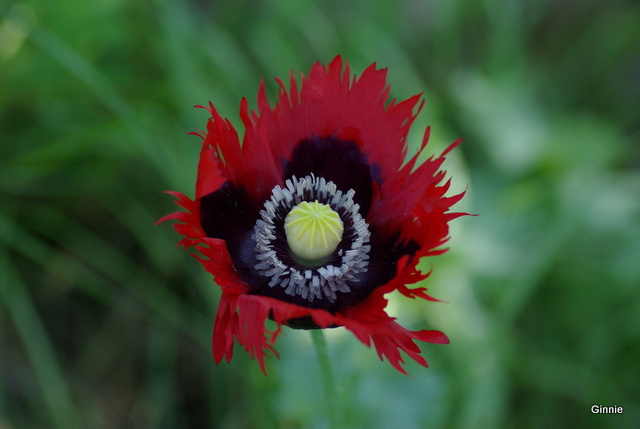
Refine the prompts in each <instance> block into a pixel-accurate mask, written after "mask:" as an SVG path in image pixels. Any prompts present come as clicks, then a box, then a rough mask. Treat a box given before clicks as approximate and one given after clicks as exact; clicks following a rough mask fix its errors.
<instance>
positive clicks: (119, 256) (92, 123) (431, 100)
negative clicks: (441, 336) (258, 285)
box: [0, 0, 640, 429]
mask: <svg viewBox="0 0 640 429" xmlns="http://www.w3.org/2000/svg"><path fill="white" fill-rule="evenodd" d="M336 54H341V55H342V56H343V57H344V58H345V59H347V60H348V61H349V62H350V63H351V66H352V69H353V70H354V71H355V72H356V73H360V72H361V71H362V70H363V69H364V68H365V67H366V66H368V65H369V64H370V63H372V62H377V63H378V65H379V66H381V67H389V81H390V83H391V84H392V89H391V94H392V96H394V97H396V98H398V99H404V98H407V97H409V96H411V95H413V94H414V93H417V92H422V91H424V92H425V98H426V100H427V104H426V106H425V109H424V111H423V113H422V114H421V115H420V117H419V118H418V120H417V121H416V123H415V127H416V130H414V131H415V132H414V133H413V134H412V141H411V144H412V145H414V147H415V146H416V145H417V144H418V142H419V139H420V136H419V133H418V132H417V131H421V130H418V129H419V128H421V127H422V128H423V127H424V126H426V125H432V126H433V133H432V143H431V145H430V146H429V148H431V149H428V151H429V152H430V153H437V152H438V151H440V150H442V149H443V148H444V147H446V145H447V144H448V143H449V142H451V141H453V140H455V139H456V138H458V137H459V136H463V137H464V138H465V140H464V143H463V145H462V146H461V147H460V149H457V150H456V151H455V152H454V153H453V154H452V155H451V156H450V159H449V160H448V161H447V164H446V165H445V167H446V168H447V170H448V171H449V172H450V173H451V175H452V176H453V185H454V187H455V189H456V190H458V191H461V190H464V189H466V187H467V186H468V191H467V196H466V197H465V199H464V200H463V202H462V203H460V205H459V207H456V209H458V210H460V211H469V212H472V213H478V214H479V215H480V216H478V217H473V218H462V219H459V220H456V221H455V222H454V225H453V228H452V239H451V241H450V243H449V244H450V247H451V251H450V252H449V253H447V254H446V255H445V256H440V257H438V258H434V259H432V260H429V261H425V269H429V268H430V267H433V268H434V271H433V275H432V276H431V277H430V278H429V279H428V280H427V286H428V287H429V290H430V291H431V293H432V294H433V295H435V296H436V297H438V298H440V299H443V300H445V301H447V302H448V303H446V304H441V303H424V302H406V300H404V301H402V300H397V301H396V300H395V299H393V298H394V297H392V301H391V306H390V308H391V311H392V312H393V313H394V315H396V316H397V317H398V318H399V319H401V320H402V321H403V322H404V323H406V324H407V325H409V326H410V327H411V328H412V329H419V328H421V327H423V326H429V327H430V328H433V329H439V330H442V331H444V332H446V333H447V335H448V336H449V337H450V338H451V340H452V342H451V344H450V345H448V346H436V345H424V346H423V350H424V354H425V355H426V357H427V359H428V360H429V362H430V365H431V368H430V369H428V370H425V369H423V368H422V367H419V366H418V365H414V364H412V363H409V364H408V365H407V367H408V370H409V372H410V373H411V374H412V375H413V378H409V377H405V376H403V375H401V374H399V373H397V372H396V371H395V370H394V369H393V368H391V367H390V366H389V365H388V364H386V363H385V364H383V363H380V362H379V361H378V359H377V357H376V355H375V352H374V351H372V350H369V349H366V348H365V347H363V346H362V345H361V344H360V343H358V342H357V341H356V340H355V339H353V338H352V337H351V336H350V335H348V334H347V333H345V332H343V331H342V330H339V329H338V330H335V331H331V332H328V334H329V335H328V349H329V354H330V358H331V360H332V362H333V364H334V367H335V368H334V370H335V372H336V387H337V390H338V393H337V398H336V400H334V401H333V402H334V403H338V404H339V405H338V408H339V410H338V414H339V415H338V417H339V418H340V419H341V421H342V423H341V426H340V427H345V428H348V427H353V428H360V427H368V428H389V427H401V428H429V427H433V428H489V427H520V428H529V427H530V428H537V427H543V426H544V427H605V426H606V427H620V428H631V427H637V422H638V421H640V400H639V398H640V390H639V388H638V382H637V380H638V379H639V378H640V371H639V366H638V362H640V300H638V286H639V285H640V198H639V196H640V173H639V172H638V167H639V166H640V151H639V150H638V147H639V143H640V140H639V136H640V127H639V123H638V112H640V81H639V80H638V67H639V65H640V8H639V7H638V5H637V3H635V2H631V1H625V0H615V1H612V2H596V1H594V0H587V1H583V2H560V1H551V0H546V1H537V2H534V1H523V2H508V1H498V0H486V1H482V2H474V1H468V0H452V1H436V0H429V1H418V0H413V1H410V0H403V1H398V2H394V3H392V2H385V1H382V0H374V1H363V0H356V1H353V2H339V1H337V0H329V1H315V2H314V1H306V2H305V1H293V0H291V1H289V0H286V1H275V0H271V1H265V2H257V1H251V2H250V1H237V2H230V1H228V2H224V1H221V2H206V1H198V2H196V1H192V2H171V1H169V0H164V1H162V0H156V1H149V2H135V1H131V2H125V1H123V0H111V1H108V0H99V1H96V2H90V3H81V2H79V1H73V0H60V1H56V2H51V1H44V0H31V1H19V0H17V1H12V0H4V1H3V2H2V3H1V4H0V94H2V96H1V97H0V344H1V346H0V356H1V361H0V427H1V428H3V429H4V428H11V429H14V428H26V427H28V428H58V429H62V428H65V429H66V428H85V427H88V428H105V429H106V428H120V427H127V428H129V427H131V428H143V427H148V428H177V427H181V428H182V427H193V428H202V427H211V428H287V429H293V428H326V427H329V424H330V421H329V417H328V414H329V413H328V412H327V411H326V410H324V409H323V407H324V404H325V403H326V402H325V400H324V399H323V393H322V391H321V381H320V375H319V367H318V361H317V359H316V358H315V357H314V355H313V352H312V345H311V339H310V338H309V337H308V336H307V334H306V333H305V332H298V331H292V330H288V329H285V331H284V335H283V337H281V338H280V339H279V341H278V350H279V351H280V354H281V359H280V360H277V359H269V360H268V362H267V366H268V370H269V376H268V377H264V376H262V374H261V373H260V371H259V368H258V365H257V364H256V363H255V362H251V361H250V360H249V358H248V357H247V356H246V355H245V353H244V351H242V350H241V349H238V351H237V354H236V356H234V360H233V362H232V364H230V365H227V364H225V363H223V364H221V365H220V366H216V365H214V364H213V361H212V359H211V356H210V335H211V326H212V321H213V316H214V314H215V309H216V305H217V299H218V291H217V287H216V286H215V285H214V284H213V283H212V281H211V279H210V276H209V275H208V274H206V273H205V272H204V270H202V269H201V267H200V265H199V264H198V263H197V261H196V260H195V259H193V258H190V257H188V256H187V254H184V253H182V252H181V251H179V250H178V249H176V247H175V243H176V241H177V239H178V237H177V234H176V233H175V232H174V231H173V230H172V229H171V228H170V227H169V225H166V224H165V225H160V226H154V225H153V223H154V222H155V221H156V220H157V219H158V218H160V217H161V216H163V215H164V214H166V213H169V212H170V211H173V210H174V209H175V207H174V205H173V202H172V201H171V198H170V197H168V196H166V195H163V194H162V191H163V190H165V189H172V190H179V191H182V192H185V193H187V194H191V192H192V189H193V183H194V178H195V169H196V162H197V155H198V149H199V148H198V146H199V141H198V139H197V138H195V137H192V136H188V135H187V132H189V131H194V130H198V129H201V128H203V127H204V126H205V120H206V115H205V112H203V111H202V110H199V109H193V108H192V106H194V105H198V104H206V103H208V102H209V101H212V102H213V103H215V105H216V106H217V108H218V109H219V110H220V112H221V113H222V114H223V116H227V117H229V118H230V119H231V121H233V122H234V123H235V124H236V125H239V122H240V121H239V118H238V115H237V111H238V106H239V102H240V99H241V97H247V98H248V99H249V100H250V103H253V100H255V94H256V91H257V87H258V84H259V80H260V78H264V79H265V82H266V85H267V92H268V93H269V94H270V95H271V96H273V95H274V94H275V93H276V90H277V87H276V85H275V84H274V83H273V80H272V78H273V77H276V76H280V77H285V78H286V77H287V76H288V74H289V71H290V70H291V69H293V70H295V71H296V72H298V71H306V70H308V69H309V67H310V65H311V64H312V63H313V62H314V61H317V60H320V61H323V62H328V61H330V60H331V59H332V58H333V57H334V56H335V55H336ZM593 404H599V405H604V406H612V405H620V406H623V407H624V414H623V415H594V414H592V413H591V412H590V407H591V405H593Z"/></svg>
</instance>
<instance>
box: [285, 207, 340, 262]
mask: <svg viewBox="0 0 640 429" xmlns="http://www.w3.org/2000/svg"><path fill="white" fill-rule="evenodd" d="M284 231H285V233H286V235H287V243H288V244H289V248H290V249H291V251H292V252H293V254H294V255H295V256H297V257H298V258H299V259H300V262H302V263H304V264H305V265H309V266H319V265H323V264H324V263H325V262H326V259H327V256H329V255H331V254H332V253H333V251H334V250H336V248H337V247H338V244H339V243H340V241H341V240H342V232H343V231H344V224H343V223H342V220H340V216H339V215H338V213H336V212H335V211H333V210H332V209H331V207H330V206H329V205H328V204H321V203H319V202H318V200H315V201H314V202H312V203H309V202H307V201H303V202H301V203H300V204H298V205H297V206H295V207H294V208H293V209H291V211H290V212H289V214H288V215H287V217H286V218H285V220H284Z"/></svg>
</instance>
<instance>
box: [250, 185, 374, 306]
mask: <svg viewBox="0 0 640 429" xmlns="http://www.w3.org/2000/svg"><path fill="white" fill-rule="evenodd" d="M354 195H355V191H353V190H349V192H347V193H346V194H343V193H342V191H339V190H337V188H336V185H335V184H334V183H333V182H327V181H326V180H325V179H324V178H322V177H318V178H316V177H315V176H313V175H310V176H306V177H304V178H302V179H299V180H298V179H297V178H296V177H295V176H293V177H292V178H291V179H289V180H287V181H286V182H285V187H284V188H282V187H280V186H275V187H274V188H273V191H272V195H271V198H270V199H269V200H267V201H266V202H265V204H264V210H262V211H261V212H260V217H261V218H260V219H258V221H257V222H256V225H255V227H254V232H255V234H254V239H255V241H256V247H255V251H256V259H257V260H258V263H257V264H256V265H255V269H256V270H257V271H258V273H260V275H262V276H265V277H268V278H269V287H281V288H283V289H284V292H285V293H286V294H287V295H291V296H294V295H298V296H300V297H302V298H303V299H306V300H308V301H309V302H313V301H314V299H316V298H317V299H326V300H328V301H329V302H331V303H334V302H335V301H336V299H337V294H336V292H340V293H347V292H350V290H351V289H350V287H349V284H350V283H354V282H357V281H358V278H357V274H359V273H362V272H366V271H367V266H368V264H369V251H370V249H371V246H369V245H368V244H367V243H368V242H369V238H370V235H371V234H370V232H369V229H368V225H367V223H366V222H365V221H364V219H363V218H362V216H361V215H360V214H359V213H358V211H359V209H360V206H359V205H358V204H355V203H354V202H353V196H354ZM309 201H311V203H310V202H309ZM285 236H286V239H285ZM285 242H286V243H285ZM310 250H311V252H309V251H310Z"/></svg>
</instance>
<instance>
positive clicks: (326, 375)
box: [310, 329, 338, 429]
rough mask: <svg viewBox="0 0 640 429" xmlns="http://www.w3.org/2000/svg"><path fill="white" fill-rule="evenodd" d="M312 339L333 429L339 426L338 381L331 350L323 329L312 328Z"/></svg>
mask: <svg viewBox="0 0 640 429" xmlns="http://www.w3.org/2000/svg"><path fill="white" fill-rule="evenodd" d="M310 332H311V339H312V340H313V345H314V347H315V349H316V355H317V356H318V363H319V364H320V378H321V379H322V385H323V387H324V393H325V396H326V403H327V411H328V413H327V414H328V415H329V425H330V427H331V428H332V429H337V428H338V412H337V408H336V399H337V397H338V394H337V391H336V383H335V379H334V377H333V370H332V368H331V360H330V359H329V351H328V349H327V340H326V339H325V338H324V332H323V331H322V329H312V330H311V331H310Z"/></svg>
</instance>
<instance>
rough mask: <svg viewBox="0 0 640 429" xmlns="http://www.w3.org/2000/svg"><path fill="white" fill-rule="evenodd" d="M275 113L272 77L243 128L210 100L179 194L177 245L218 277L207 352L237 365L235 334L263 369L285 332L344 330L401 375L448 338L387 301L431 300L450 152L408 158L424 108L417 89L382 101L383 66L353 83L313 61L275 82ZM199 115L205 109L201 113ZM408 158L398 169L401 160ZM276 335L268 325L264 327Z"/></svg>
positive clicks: (337, 62)
mask: <svg viewBox="0 0 640 429" xmlns="http://www.w3.org/2000/svg"><path fill="white" fill-rule="evenodd" d="M277 82H278V84H279V86H280V91H279V95H278V102H277V103H276V105H275V107H274V108H271V107H270V105H269V102H268V101H267V97H266V94H265V88H264V83H261V84H260V88H259V91H258V112H254V111H250V110H249V108H248V106H247V101H246V99H243V100H242V102H241V104H240V117H241V119H242V122H243V123H244V126H245V134H244V138H243V141H242V145H241V144H240V141H239V138H238V134H237V133H236V131H235V129H234V128H233V126H232V125H231V123H230V122H229V120H227V119H224V118H222V117H221V116H220V115H219V114H218V112H217V111H216V109H215V108H214V107H213V105H212V104H210V105H209V107H208V108H207V110H208V111H209V112H210V113H211V118H210V119H209V122H208V124H207V131H206V132H200V133H194V134H197V135H199V136H200V137H201V138H202V150H201V152H200V161H199V164H198V177H197V182H196V191H195V198H194V199H193V200H192V199H190V198H188V197H186V196H184V195H183V194H180V193H177V192H171V194H172V195H174V196H175V197H177V203H178V204H179V205H180V206H182V207H183V208H184V209H185V211H179V212H176V213H172V214H170V215H167V216H165V217H164V218H162V219H161V220H160V221H165V220H169V219H172V220H176V221H178V223H176V224H175V229H176V230H177V231H178V232H179V233H180V234H182V235H183V236H184V238H183V239H182V240H181V241H180V243H179V245H181V246H183V247H185V248H187V247H194V248H195V249H196V250H197V251H198V252H196V253H195V254H194V256H195V257H196V258H198V260H200V262H201V263H202V264H203V265H204V267H205V269H206V270H207V271H209V272H210V273H211V274H212V275H213V276H214V278H215V281H216V282H217V284H218V285H219V286H220V287H221V289H222V297H221V299H220V305H219V307H218V312H217V315H216V318H215V325H214V332H213V356H214V359H215V361H216V362H220V361H221V360H222V358H223V357H224V358H226V360H227V361H230V360H231V357H232V354H233V346H234V339H235V340H237V341H238V342H239V343H240V344H241V345H242V346H243V347H244V348H245V349H246V350H247V351H248V352H249V354H250V356H251V357H252V358H256V359H257V360H258V362H259V363H260V367H261V368H262V371H263V372H265V363H264V356H265V353H267V351H271V352H272V353H273V354H275V355H276V356H277V353H276V351H275V350H274V348H273V344H274V342H275V340H276V338H277V336H278V334H279V333H280V332H281V328H282V325H286V326H289V327H292V328H300V329H316V328H329V327H336V326H344V327H345V328H347V329H348V330H349V331H351V332H352V333H353V334H354V335H355V336H356V337H357V338H358V339H359V340H360V341H362V342H363V343H364V344H365V345H367V346H370V345H371V343H373V345H374V346H375V347H376V350H377V352H378V355H379V357H380V358H381V359H383V358H384V357H386V358H387V359H388V360H389V362H390V363H391V364H392V365H393V366H394V367H395V368H397V369H398V370H399V371H401V372H403V373H404V372H405V371H404V369H403V368H402V366H401V363H403V362H404V361H403V358H402V356H401V355H400V350H402V351H404V352H405V353H407V354H408V355H409V356H410V357H411V358H413V359H414V360H415V361H417V362H418V363H420V364H421V365H423V366H425V367H426V366H427V362H426V360H425V359H424V358H423V357H422V356H421V355H420V348H419V347H418V345H417V344H416V343H415V342H414V340H420V341H425V342H429V343H438V344H446V343H448V342H449V340H448V338H447V337H446V336H445V334H443V333H442V332H439V331H433V330H431V331H427V330H422V331H417V332H414V331H410V330H408V329H405V328H403V327H402V326H400V325H399V324H398V323H396V322H395V321H394V318H392V317H390V316H388V315H387V313H386V312H385V307H386V304H387V300H386V299H385V297H384V295H385V294H387V293H389V292H392V291H399V292H400V293H401V294H403V295H405V296H407V297H409V298H416V297H417V298H423V299H426V300H429V301H437V300H436V299H435V298H432V297H431V296H429V295H427V294H426V289H425V288H423V287H417V288H409V287H407V285H409V284H414V283H416V282H419V281H420V280H423V279H425V278H426V277H427V276H428V275H429V273H422V272H420V271H419V270H418V268H417V264H418V261H419V260H420V259H421V258H422V257H425V256H433V255H438V254H441V253H443V252H445V251H446V249H442V248H441V246H442V244H443V243H445V242H446V241H447V238H448V225H447V223H448V222H449V221H450V220H452V219H454V218H456V217H459V216H461V215H463V214H464V213H448V209H449V208H450V207H451V206H452V205H453V204H454V203H456V202H457V201H459V200H460V199H461V198H462V196H463V194H459V195H456V196H452V197H445V196H444V195H445V193H446V192H447V190H448V188H449V181H447V182H445V183H442V182H443V180H444V172H443V171H440V166H441V165H442V163H443V161H444V156H445V155H446V154H447V153H448V152H449V151H450V150H452V149H453V148H454V147H455V146H457V144H458V143H459V141H457V142H455V143H453V144H452V145H451V146H450V147H449V148H448V149H447V150H446V151H445V152H444V153H443V154H442V155H441V156H440V157H438V158H435V159H434V158H433V157H431V158H429V159H428V160H427V161H425V162H423V163H421V164H419V165H418V163H417V159H418V156H419V155H420V153H422V151H423V150H424V148H425V146H426V144H427V140H428V137H429V129H428V128H427V130H426V132H425V134H424V139H423V141H422V145H421V147H420V150H419V151H418V153H417V154H415V155H414V156H412V157H411V158H410V159H409V160H408V161H407V162H406V163H404V161H405V155H406V153H407V133H408V131H409V127H410V126H411V124H412V122H413V121H414V119H415V117H416V115H417V113H418V112H419V111H420V109H421V108H422V105H423V104H424V101H420V98H421V97H420V95H416V96H414V97H411V98H410V99H408V100H406V101H403V102H401V103H396V102H395V100H393V101H391V103H389V104H387V98H388V94H389V86H387V84H386V70H384V69H383V70H376V68H375V64H373V65H371V66H370V67H368V68H367V69H366V70H365V71H364V72H363V73H362V76H360V77H359V78H356V77H353V78H352V76H351V73H350V70H349V65H348V64H345V66H344V71H343V62H342V59H341V58H340V57H336V58H335V59H334V60H333V61H332V62H331V64H330V65H329V66H328V67H325V66H323V65H321V64H319V63H316V64H315V65H313V67H312V68H311V71H310V73H309V76H308V77H305V76H304V75H302V77H301V87H300V88H299V87H298V82H297V81H296V79H295V77H294V75H293V72H292V74H291V78H290V83H289V88H287V87H286V85H285V84H284V83H283V82H282V81H281V80H279V79H277ZM200 107H202V106H200ZM403 163H404V165H403ZM267 318H270V319H272V320H273V321H275V325H276V329H275V330H273V331H269V330H268V329H267V328H266V327H265V322H266V319H267Z"/></svg>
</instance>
